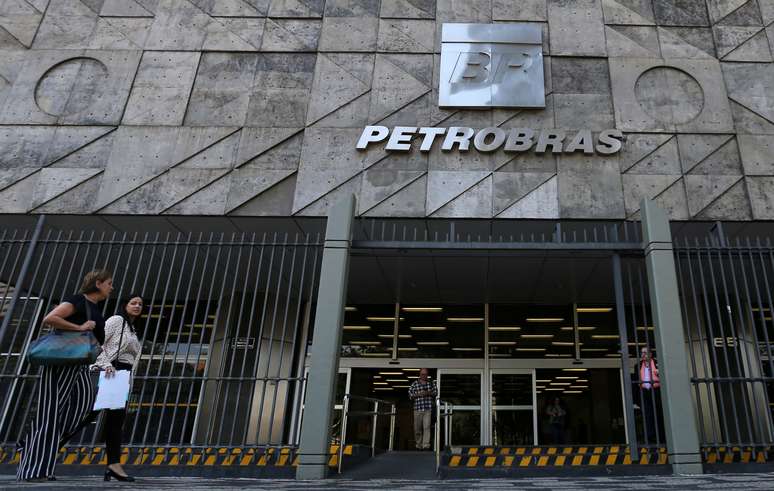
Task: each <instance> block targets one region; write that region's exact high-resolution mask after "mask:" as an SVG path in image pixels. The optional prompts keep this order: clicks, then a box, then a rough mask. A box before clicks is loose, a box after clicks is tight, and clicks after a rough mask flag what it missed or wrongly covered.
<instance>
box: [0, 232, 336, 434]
mask: <svg viewBox="0 0 774 491" xmlns="http://www.w3.org/2000/svg"><path fill="white" fill-rule="evenodd" d="M42 225H43V224H42V222H39V223H38V228H37V229H36V230H35V231H33V230H10V229H0V321H1V322H2V323H1V324H0V445H2V446H4V447H6V448H9V447H10V448H13V446H14V445H15V444H16V442H17V441H18V440H19V439H20V438H22V437H23V434H24V432H25V431H26V428H27V426H28V424H29V421H30V418H31V416H32V415H33V414H34V411H35V404H36V399H37V397H36V395H35V394H36V384H37V379H38V369H36V368H34V367H31V366H30V365H29V364H28V363H27V362H26V361H25V353H26V351H27V348H28V346H29V343H30V342H31V341H32V340H34V339H36V338H37V337H38V336H40V335H41V333H43V332H44V331H45V328H44V326H41V319H42V318H43V316H44V315H45V313H46V312H48V311H49V310H50V309H51V308H53V306H55V305H56V304H58V303H59V302H60V301H61V299H62V298H64V297H65V296H67V295H69V294H72V293H74V292H76V291H77V289H78V286H79V284H80V280H81V278H82V277H83V275H84V273H85V272H87V271H89V270H91V269H93V268H107V269H109V270H111V271H113V272H114V288H115V291H114V294H113V296H112V298H111V299H109V300H108V301H106V302H105V304H104V314H105V316H106V317H107V316H108V315H111V314H113V313H115V312H116V310H117V309H118V300H119V299H120V298H121V297H122V296H124V295H126V294H128V293H129V292H140V293H141V294H142V295H143V297H144V299H145V310H144V313H143V316H142V318H141V320H140V322H139V327H138V335H139V337H140V341H141V342H142V346H143V350H142V355H141V360H140V363H139V366H137V367H135V370H134V372H133V388H132V391H131V394H130V400H129V403H128V415H127V421H126V424H125V426H124V432H125V434H124V439H123V441H124V442H126V444H127V446H129V447H179V446H185V447H208V446H246V445H284V444H291V443H292V442H295V441H296V439H295V434H296V433H297V432H298V429H299V427H300V421H298V413H299V412H298V410H297V409H298V408H299V407H300V405H301V400H302V397H303V393H302V391H303V381H304V368H303V366H304V358H305V354H306V345H307V342H308V338H309V325H310V322H311V320H310V315H311V308H310V306H311V300H310V299H313V298H315V296H316V291H315V290H316V285H317V280H318V274H319V263H320V257H321V252H322V239H321V237H319V236H309V235H300V234H295V235H289V234H288V233H261V234H257V233H234V234H228V235H226V234H223V233H208V234H202V233H199V234H195V235H194V234H193V233H188V234H184V233H163V234H162V233H142V234H140V233H131V234H130V233H123V232H111V233H97V232H94V231H87V230H79V231H64V230H49V229H46V228H45V227H43V226H42ZM98 429H99V421H98V422H97V424H96V425H91V427H90V428H89V429H88V430H86V431H85V432H84V433H83V434H81V435H80V436H79V437H77V439H76V441H72V442H70V443H71V445H78V446H83V445H87V446H88V445H94V444H95V443H97V442H99V441H100V438H99V434H98Z"/></svg>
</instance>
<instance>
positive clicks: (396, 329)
mask: <svg viewBox="0 0 774 491" xmlns="http://www.w3.org/2000/svg"><path fill="white" fill-rule="evenodd" d="M393 315H394V316H395V319H394V320H393V322H392V356H391V357H390V358H392V360H393V361H395V360H397V359H398V355H399V354H400V350H399V349H398V347H399V346H398V340H399V339H400V300H398V301H397V302H395V311H394V314H393Z"/></svg>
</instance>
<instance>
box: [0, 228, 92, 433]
mask: <svg viewBox="0 0 774 491" xmlns="http://www.w3.org/2000/svg"><path fill="white" fill-rule="evenodd" d="M83 233H84V232H83V231H81V235H80V238H81V239H82V238H83ZM14 235H15V234H14ZM60 235H61V234H60ZM72 236H73V232H72V231H71V232H70V234H69V235H68V242H67V245H66V246H65V250H64V252H63V254H62V260H61V261H59V263H58V264H57V273H56V274H55V275H54V278H60V277H61V275H60V272H61V270H62V267H63V265H64V262H65V261H64V259H65V253H66V252H67V251H68V250H69V248H70V242H69V241H70V240H71V239H72ZM25 237H26V236H25ZM79 247H80V244H78V245H77V246H76V251H77V250H78V248H79ZM74 267H75V260H73V261H72V262H71V263H70V268H69V270H68V276H67V278H68V280H66V281H65V282H64V283H63V286H62V292H64V290H65V289H66V288H67V287H68V285H69V277H70V273H71V272H72V269H73V268H74ZM15 269H16V266H15V265H14V266H13V269H12V271H13V270H15ZM54 290H55V285H54V286H52V288H51V296H54V295H55V291H54ZM63 294H64V293H62V294H60V297H59V298H61V296H63ZM50 303H51V300H48V301H46V302H45V303H43V304H42V305H41V308H42V309H44V310H45V309H47V308H48V307H49V304H50ZM33 371H34V372H35V374H37V373H38V372H39V371H40V370H39V369H38V368H33V367H32V366H31V365H29V364H28V365H27V372H26V373H27V375H32V372H33ZM38 380H39V379H38V378H37V377H36V378H33V379H30V378H25V379H24V380H23V381H22V385H21V388H20V393H25V388H26V387H27V384H28V383H29V384H31V385H32V393H34V392H35V389H36V387H37V383H38ZM23 399H24V398H21V397H17V398H16V402H15V403H14V408H13V410H12V411H11V414H13V415H16V414H18V411H19V406H20V405H21V403H22V401H23ZM32 407H33V405H32V404H27V405H26V406H25V408H24V414H23V415H22V417H21V419H20V421H21V422H26V421H27V418H28V417H29V413H30V410H31V409H32ZM10 431H11V428H10V427H9V428H8V429H7V430H6V435H5V436H4V437H3V440H4V441H7V440H8V432H10Z"/></svg>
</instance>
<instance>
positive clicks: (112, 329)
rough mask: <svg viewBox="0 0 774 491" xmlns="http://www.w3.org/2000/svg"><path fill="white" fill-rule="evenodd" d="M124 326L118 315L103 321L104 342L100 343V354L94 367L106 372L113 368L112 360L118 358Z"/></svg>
mask: <svg viewBox="0 0 774 491" xmlns="http://www.w3.org/2000/svg"><path fill="white" fill-rule="evenodd" d="M123 326H124V319H123V317H121V316H120V315H114V316H112V317H111V318H109V319H108V320H107V321H105V342H104V343H102V353H100V354H99V356H98V357H97V361H96V362H94V365H96V366H97V367H99V368H101V369H102V370H107V369H108V368H112V367H113V364H112V362H113V360H115V359H116V358H118V349H119V346H118V343H119V342H120V336H121V329H122V328H123Z"/></svg>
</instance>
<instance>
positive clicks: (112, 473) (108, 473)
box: [105, 469, 134, 482]
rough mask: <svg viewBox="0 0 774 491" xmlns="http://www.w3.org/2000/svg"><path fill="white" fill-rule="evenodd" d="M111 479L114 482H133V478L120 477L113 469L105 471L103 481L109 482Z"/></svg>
mask: <svg viewBox="0 0 774 491" xmlns="http://www.w3.org/2000/svg"><path fill="white" fill-rule="evenodd" d="M111 477H112V478H113V479H115V480H116V481H125V482H134V478H133V477H132V476H122V475H121V474H118V473H117V472H115V471H114V470H113V469H105V481H110V478H111Z"/></svg>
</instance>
